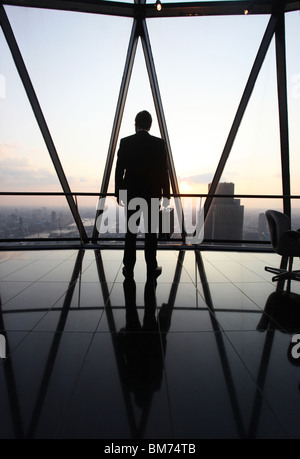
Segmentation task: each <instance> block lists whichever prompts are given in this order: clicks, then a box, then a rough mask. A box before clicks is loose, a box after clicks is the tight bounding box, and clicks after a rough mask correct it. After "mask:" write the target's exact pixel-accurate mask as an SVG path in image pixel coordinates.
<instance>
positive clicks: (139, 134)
mask: <svg viewBox="0 0 300 459" xmlns="http://www.w3.org/2000/svg"><path fill="white" fill-rule="evenodd" d="M151 125H152V117H151V115H150V113H149V112H147V111H145V110H144V111H141V112H139V113H138V114H137V115H136V118H135V131H136V132H135V134H133V135H131V136H129V137H125V138H123V139H121V142H120V147H119V151H118V157H117V164H116V170H115V195H116V197H117V201H118V204H119V205H124V206H125V215H126V236H125V250H124V257H123V263H124V268H123V274H124V276H125V277H129V278H131V277H133V270H134V265H135V262H136V236H137V234H136V233H137V228H136V231H133V230H132V227H131V226H130V219H131V217H132V216H133V214H134V213H136V209H135V210H133V209H132V208H129V207H130V206H129V203H130V201H131V202H139V200H140V201H141V200H143V201H141V202H144V203H146V204H147V208H146V209H145V207H144V206H140V208H141V210H142V211H143V213H144V221H145V222H147V223H148V225H147V227H145V260H146V264H147V277H149V276H152V277H158V276H159V275H160V274H161V267H159V266H158V265H157V259H156V255H157V234H156V232H154V231H151V199H153V198H156V199H157V200H160V199H161V198H166V199H167V200H169V199H170V183H169V174H168V167H167V156H166V148H165V142H164V140H163V139H160V138H158V137H154V136H152V135H150V134H149V131H150V128H151ZM120 192H121V194H122V193H124V192H126V199H127V202H122V198H120ZM136 198H139V200H136ZM132 200H136V201H132ZM142 208H143V209H142ZM152 216H153V214H152ZM131 220H132V219H131ZM136 223H137V226H138V224H139V219H138V220H137V222H136Z"/></svg>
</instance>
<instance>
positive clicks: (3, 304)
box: [0, 281, 38, 307]
mask: <svg viewBox="0 0 300 459" xmlns="http://www.w3.org/2000/svg"><path fill="white" fill-rule="evenodd" d="M6 282H19V281H6ZM22 282H26V281H22ZM27 282H29V285H27V286H26V287H24V288H23V289H22V290H20V291H19V292H18V293H16V294H15V295H14V296H12V297H11V298H10V299H9V300H7V301H4V302H2V306H1V307H3V306H6V305H7V304H8V303H9V302H10V301H11V300H13V299H15V298H16V297H17V296H18V295H20V294H22V293H24V292H25V291H26V290H27V289H28V288H29V287H31V286H32V285H33V284H35V283H36V282H38V281H33V282H31V281H27ZM0 284H1V281H0Z"/></svg>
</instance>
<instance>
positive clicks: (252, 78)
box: [204, 14, 278, 219]
mask: <svg viewBox="0 0 300 459" xmlns="http://www.w3.org/2000/svg"><path fill="white" fill-rule="evenodd" d="M277 22H278V16H277V15H274V14H273V15H272V16H271V18H270V20H269V23H268V25H267V28H266V31H265V34H264V36H263V39H262V42H261V45H260V47H259V50H258V52H257V55H256V58H255V61H254V64H253V67H252V70H251V72H250V75H249V78H248V81H247V84H246V87H245V90H244V93H243V95H242V98H241V101H240V104H239V107H238V110H237V112H236V115H235V118H234V121H233V124H232V126H231V129H230V132H229V135H228V138H227V141H226V144H225V147H224V150H223V152H222V155H221V158H220V161H219V164H218V166H217V169H216V172H215V175H214V177H213V180H212V183H211V186H210V188H209V192H208V196H207V198H206V200H205V204H204V219H206V218H207V215H208V212H209V209H210V206H211V203H212V201H213V199H214V198H213V195H214V194H215V192H216V189H217V186H218V184H219V181H220V179H221V176H222V173H223V171H224V168H225V164H226V162H227V159H228V157H229V155H230V152H231V148H232V145H233V143H234V140H235V137H236V134H237V132H238V129H239V126H240V123H241V121H242V118H243V116H244V113H245V110H246V108H247V105H248V102H249V99H250V97H251V94H252V91H253V88H254V85H255V82H256V79H257V77H258V74H259V72H260V69H261V67H262V64H263V62H264V59H265V56H266V54H267V51H268V49H269V46H270V43H271V40H272V38H273V35H274V32H275V29H276V25H277Z"/></svg>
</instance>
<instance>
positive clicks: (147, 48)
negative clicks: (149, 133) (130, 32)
mask: <svg viewBox="0 0 300 459" xmlns="http://www.w3.org/2000/svg"><path fill="white" fill-rule="evenodd" d="M141 21H142V22H141V27H140V31H141V40H142V46H143V51H144V56H145V61H146V66H147V71H148V76H149V80H150V85H151V90H152V96H153V100H154V105H155V110H156V115H157V119H158V124H159V128H160V133H161V136H162V138H163V139H164V140H165V142H166V148H167V158H168V167H169V175H170V182H171V185H172V190H173V193H174V195H176V196H177V198H176V199H175V205H176V211H177V215H178V219H179V221H180V222H181V224H182V238H183V241H184V242H185V237H186V231H185V227H184V215H183V209H182V204H181V199H180V198H179V197H178V195H179V194H180V191H179V186H178V180H177V176H176V170H175V165H174V161H173V155H172V150H171V144H170V140H169V135H168V130H167V124H166V120H165V116H164V110H163V105H162V100H161V96H160V91H159V85H158V80H157V75H156V71H155V66H154V60H153V56H152V51H151V45H150V39H149V35H148V29H147V25H146V20H145V19H141Z"/></svg>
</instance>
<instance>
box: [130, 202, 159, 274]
mask: <svg viewBox="0 0 300 459" xmlns="http://www.w3.org/2000/svg"><path fill="white" fill-rule="evenodd" d="M144 201H145V203H146V205H147V207H146V208H141V207H139V206H138V207H139V208H138V209H137V208H136V209H135V210H132V209H128V205H127V206H125V218H126V235H125V249H124V257H123V263H124V266H125V268H126V269H127V270H128V271H129V272H131V271H133V269H134V266H135V263H136V239H137V230H138V226H139V224H140V220H141V216H142V214H143V217H144V221H146V222H147V223H148V225H146V227H145V248H144V255H145V261H146V265H147V274H151V273H152V272H153V271H155V269H156V267H157V259H156V256H157V233H156V232H151V199H145V198H144ZM134 214H136V215H135V216H134ZM133 216H134V217H133ZM130 221H131V224H130ZM132 221H134V223H135V224H134V225H133V224H132ZM132 226H135V230H133V228H132ZM132 230H133V231H132Z"/></svg>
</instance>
